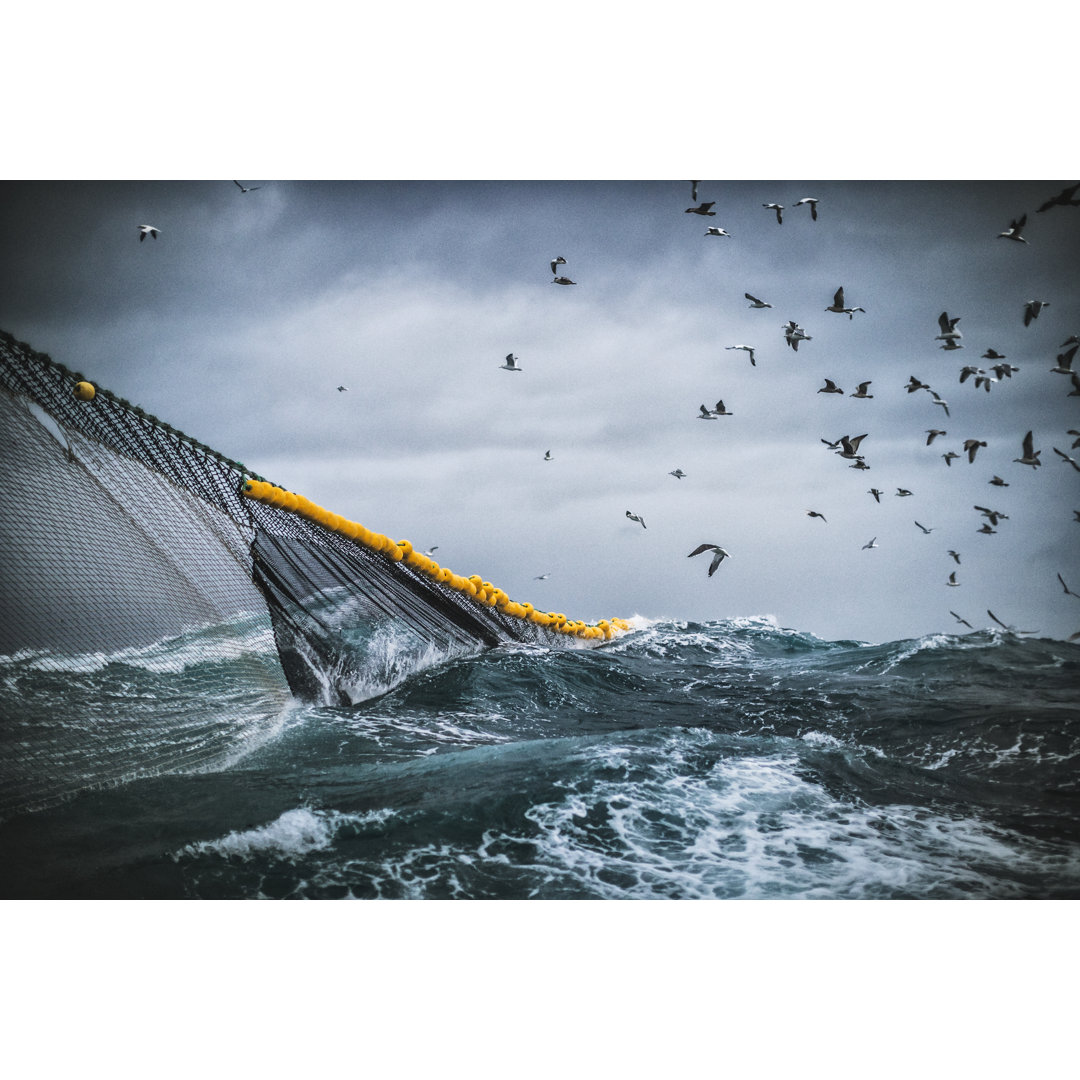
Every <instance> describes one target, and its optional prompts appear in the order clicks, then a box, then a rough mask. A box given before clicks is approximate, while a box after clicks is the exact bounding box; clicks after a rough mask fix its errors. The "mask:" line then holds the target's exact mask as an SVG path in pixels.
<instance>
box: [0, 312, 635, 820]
mask: <svg viewBox="0 0 1080 1080" xmlns="http://www.w3.org/2000/svg"><path fill="white" fill-rule="evenodd" d="M0 391H2V393H0V498H2V500H3V510H2V512H0V597H2V598H3V618H2V619H0V719H2V729H0V755H2V757H0V761H2V764H0V813H3V812H5V811H10V810H12V809H18V808H25V807H27V806H33V805H45V804H46V803H48V802H50V801H53V800H54V799H55V798H56V797H58V796H62V795H63V794H65V793H66V792H68V791H75V790H80V789H82V788H85V787H88V786H96V785H101V784H109V783H115V782H117V781H120V780H123V779H126V778H129V777H133V776H138V775H147V774H150V773H160V772H165V771H170V770H176V769H191V768H195V767H199V766H200V765H202V766H209V765H213V764H217V763H220V762H221V761H222V760H223V759H224V758H227V756H228V755H229V754H230V753H236V752H240V751H241V750H242V749H243V748H244V747H245V746H250V745H251V742H252V740H253V739H255V738H257V737H258V736H259V735H260V734H263V735H265V734H266V733H267V732H268V731H270V730H272V729H273V728H274V725H275V724H277V723H280V722H281V717H282V716H283V714H284V712H285V711H286V710H287V709H288V707H289V704H290V702H292V701H293V700H294V699H295V698H299V699H302V700H304V701H314V702H320V703H324V704H348V703H354V702H357V701H360V700H363V699H365V698H369V697H371V696H373V695H376V694H378V693H382V692H385V691H386V690H388V689H390V688H392V687H393V686H394V685H396V684H397V683H399V682H400V681H401V680H402V679H404V678H405V677H407V676H408V675H409V674H411V673H413V672H415V671H417V670H420V669H421V668H423V667H425V666H428V665H429V664H431V663H434V662H438V661H441V660H445V659H447V658H451V657H454V656H458V655H468V654H471V653H475V652H477V651H479V650H481V649H484V648H489V647H492V646H497V645H500V644H503V643H511V642H533V643H538V644H545V645H572V646H588V645H591V644H595V643H599V642H602V641H604V640H606V639H607V638H610V637H611V636H612V634H613V633H615V632H617V631H618V630H620V629H625V627H626V624H625V623H622V622H621V621H620V620H617V619H616V620H611V621H607V620H605V621H602V622H600V623H597V624H596V625H594V626H586V625H585V624H584V623H581V622H574V621H571V620H567V619H566V617H565V616H564V615H562V614H559V613H553V612H539V611H535V610H534V609H533V608H532V607H531V605H529V604H520V603H517V602H515V601H512V600H511V599H510V598H509V597H508V596H507V595H506V594H505V593H504V592H503V591H502V590H501V589H498V588H496V587H495V586H493V585H491V583H490V582H486V581H482V580H481V579H480V578H479V577H478V576H476V575H473V576H472V577H470V578H463V577H461V576H460V575H457V574H455V573H453V572H452V571H450V570H448V569H447V568H444V567H440V566H438V565H437V564H436V563H434V561H433V560H431V559H430V558H428V557H427V556H425V555H422V554H420V553H419V552H414V551H413V550H412V548H411V545H409V544H408V543H407V542H406V541H393V540H390V539H389V538H388V537H386V536H383V535H381V534H378V533H372V532H370V531H369V530H367V529H366V528H364V527H363V526H361V525H359V524H357V523H355V522H350V521H348V520H346V519H344V518H341V517H340V516H338V515H336V514H332V513H330V512H329V511H327V510H324V509H323V508H321V507H318V506H316V505H315V504H313V503H311V502H309V501H308V500H307V499H304V498H302V497H300V496H297V495H295V494H294V493H291V492H287V491H284V490H283V489H281V488H279V487H276V486H275V485H273V484H271V483H269V482H268V481H266V480H265V478H263V477H261V476H258V475H257V474H254V473H252V472H251V471H250V470H248V469H246V468H245V467H244V466H243V465H242V464H241V463H239V462H236V461H232V460H229V459H228V458H226V457H224V456H223V455H222V454H220V453H218V452H216V451H214V450H212V449H210V448H209V447H207V446H205V445H203V444H201V443H199V442H197V441H196V440H194V439H191V438H190V437H188V436H186V435H184V434H183V433H182V432H180V431H177V430H176V429H175V428H173V427H171V426H170V425H168V424H166V423H163V422H162V421H160V420H158V419H157V418H155V417H153V416H151V415H149V414H148V413H146V412H145V411H144V410H142V409H140V408H138V407H137V406H134V405H132V404H131V403H130V402H127V401H124V400H123V399H122V398H119V397H117V396H116V395H114V394H111V393H109V392H108V391H105V390H103V389H101V388H99V387H93V386H91V384H89V383H88V382H86V380H85V379H84V378H83V377H82V376H81V375H79V374H77V373H75V372H72V371H69V370H68V369H67V368H65V367H64V366H63V365H61V364H58V363H56V362H54V361H53V360H51V359H50V358H49V357H48V356H46V355H44V354H41V353H37V352H35V351H34V350H33V349H31V348H30V347H29V346H27V345H25V344H23V343H21V342H18V341H16V340H15V339H14V338H12V337H11V336H10V335H7V334H3V333H2V332H0Z"/></svg>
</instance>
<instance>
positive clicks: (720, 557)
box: [686, 544, 731, 577]
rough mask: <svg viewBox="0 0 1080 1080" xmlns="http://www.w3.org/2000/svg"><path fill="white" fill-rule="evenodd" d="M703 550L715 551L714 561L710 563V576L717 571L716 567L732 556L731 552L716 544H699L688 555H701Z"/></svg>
mask: <svg viewBox="0 0 1080 1080" xmlns="http://www.w3.org/2000/svg"><path fill="white" fill-rule="evenodd" d="M703 551H711V552H713V557H712V562H711V563H709V577H712V576H713V574H714V573H715V572H716V568H717V567H718V566H719V565H720V564H721V563H722V562H723V561H724V560H725V559H729V558H731V555H730V553H729V552H727V551H725V550H724V549H723V548H722V547H719V546H718V545H716V544H698V546H697V547H696V548H694V550H693V551H691V552H690V554H689V555H687V556H686V557H687V558H688V559H692V558H693V557H694V556H695V555H700V554H701V553H702V552H703Z"/></svg>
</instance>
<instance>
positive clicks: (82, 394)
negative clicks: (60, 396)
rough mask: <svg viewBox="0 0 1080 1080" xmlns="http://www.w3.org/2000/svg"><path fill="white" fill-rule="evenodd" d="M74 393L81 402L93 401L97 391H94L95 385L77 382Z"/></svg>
mask: <svg viewBox="0 0 1080 1080" xmlns="http://www.w3.org/2000/svg"><path fill="white" fill-rule="evenodd" d="M74 393H75V396H76V397H77V398H78V399H79V400H80V401H93V400H94V395H95V394H96V393H97V391H96V390H95V389H94V384H93V383H88V382H77V383H76V384H75V390H74Z"/></svg>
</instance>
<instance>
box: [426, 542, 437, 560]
mask: <svg viewBox="0 0 1080 1080" xmlns="http://www.w3.org/2000/svg"><path fill="white" fill-rule="evenodd" d="M438 550H439V545H438V544H436V545H435V546H434V547H429V548H428V549H427V551H425V552H424V554H425V555H427V556H428V558H430V557H431V556H432V555H433V554H434V553H435V552H436V551H438Z"/></svg>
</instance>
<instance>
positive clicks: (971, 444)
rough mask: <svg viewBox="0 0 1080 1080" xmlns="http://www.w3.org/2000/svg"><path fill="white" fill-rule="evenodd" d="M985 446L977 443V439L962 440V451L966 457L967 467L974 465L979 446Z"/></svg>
mask: <svg viewBox="0 0 1080 1080" xmlns="http://www.w3.org/2000/svg"><path fill="white" fill-rule="evenodd" d="M985 445H986V443H984V442H979V440H978V439H965V440H964V451H965V452H966V454H967V456H968V464H969V465H974V464H975V455H976V454H977V453H978V452H979V447H980V446H985Z"/></svg>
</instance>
